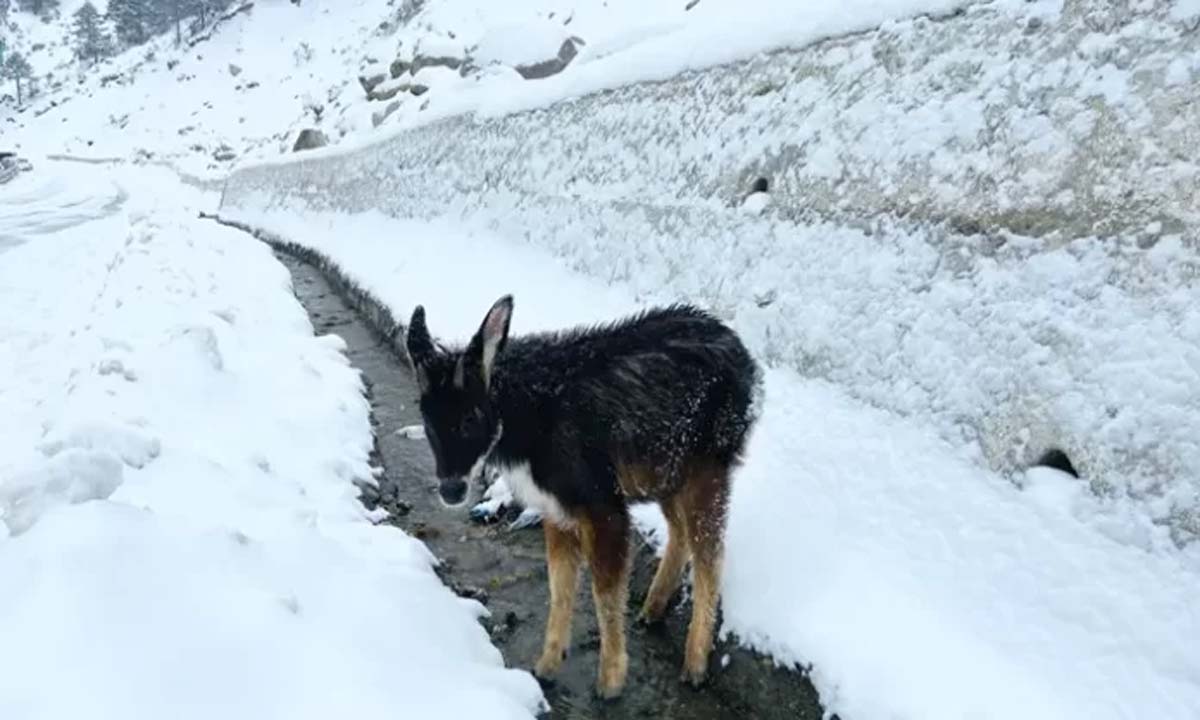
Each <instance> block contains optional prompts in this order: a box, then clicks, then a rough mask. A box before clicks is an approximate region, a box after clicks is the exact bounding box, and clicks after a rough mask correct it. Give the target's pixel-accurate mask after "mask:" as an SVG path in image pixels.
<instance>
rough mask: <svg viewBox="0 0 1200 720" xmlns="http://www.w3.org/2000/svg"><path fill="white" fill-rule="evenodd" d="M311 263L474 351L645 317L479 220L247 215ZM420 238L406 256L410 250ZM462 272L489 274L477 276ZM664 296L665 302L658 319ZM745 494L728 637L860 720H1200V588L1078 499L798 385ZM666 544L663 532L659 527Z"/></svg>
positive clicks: (742, 487)
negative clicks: (515, 337)
mask: <svg viewBox="0 0 1200 720" xmlns="http://www.w3.org/2000/svg"><path fill="white" fill-rule="evenodd" d="M227 214H228V215H229V216H230V217H231V218H233V219H236V220H239V221H242V222H246V223H249V224H251V225H254V226H257V227H262V228H265V229H268V230H270V231H272V232H275V233H277V234H279V235H280V236H282V237H283V238H285V239H287V240H290V241H293V242H297V243H300V244H303V245H306V246H310V247H313V248H315V249H317V250H319V251H321V252H322V253H324V254H326V255H327V256H329V257H330V258H332V259H333V260H334V261H336V262H337V263H338V264H339V265H340V266H341V267H342V268H343V270H344V271H345V272H346V273H347V274H348V275H349V276H350V277H352V278H353V279H355V280H356V281H358V282H360V283H361V284H362V285H363V286H364V288H365V289H367V290H368V291H370V292H371V293H372V294H374V295H375V296H376V297H378V298H379V299H381V300H382V301H383V302H385V303H387V304H388V305H389V306H390V307H392V308H393V309H394V310H395V314H396V316H397V317H401V318H404V317H407V316H408V313H410V312H411V310H412V308H413V307H414V306H415V305H417V304H424V305H425V307H426V309H427V312H428V320H429V323H430V327H431V329H432V330H433V331H434V332H435V334H438V335H439V336H440V337H442V338H443V339H445V340H461V339H464V338H466V337H468V336H469V335H470V333H472V332H473V331H474V329H475V328H477V327H478V323H479V319H480V317H481V315H482V313H483V312H484V311H485V310H486V308H487V307H489V305H490V303H491V302H492V301H493V300H494V299H495V298H496V297H497V296H499V295H501V294H503V293H506V292H513V293H515V296H516V308H517V309H516V312H515V314H514V318H513V331H514V332H526V331H533V330H542V329H549V328H557V327H563V326H569V325H574V324H577V323H580V322H591V321H598V320H601V319H608V318H612V317H614V316H616V315H619V314H621V313H624V312H628V311H630V310H632V309H635V308H637V307H639V303H637V302H635V301H634V299H633V297H634V293H633V292H632V291H631V288H630V287H629V286H628V285H625V284H622V283H616V284H608V283H600V282H597V281H596V280H594V279H592V278H589V277H587V276H584V275H580V274H576V273H573V272H571V271H570V270H568V269H566V268H565V267H564V266H563V265H562V264H561V262H560V261H558V260H556V259H555V258H553V257H552V256H550V255H547V254H544V253H542V252H539V251H538V250H536V249H533V248H531V247H530V246H529V245H528V244H526V243H524V242H522V241H520V240H516V239H512V238H505V237H501V236H497V235H496V234H494V233H492V232H490V231H488V230H486V229H482V228H473V227H470V226H465V225H463V224H462V223H461V221H457V222H453V221H434V222H415V221H397V220H393V219H389V218H386V217H384V216H382V215H378V214H365V215H358V216H345V215H328V214H315V213H305V212H302V211H298V210H291V211H286V212H285V211H277V212H260V211H252V210H245V211H239V210H231V211H230V212H228V213H227ZM399 238H402V239H403V240H402V241H400V240H398V239H399ZM462 258H470V259H471V261H470V262H469V263H464V262H463V261H462ZM653 299H654V298H653V297H650V298H647V301H652V300H653ZM766 398H767V399H766V404H765V408H764V414H763V417H762V420H761V423H760V425H759V428H758V429H757V431H756V433H755V435H754V438H753V441H752V444H751V447H750V450H749V453H748V461H747V464H746V466H745V467H744V469H743V470H742V471H741V472H740V473H739V475H738V476H737V479H736V482H735V487H736V489H735V492H734V498H733V508H732V518H731V524H730V528H729V540H728V557H727V561H726V576H725V581H724V588H723V590H724V599H723V603H724V606H723V607H724V617H725V620H724V628H723V629H724V631H726V632H730V633H733V634H734V635H735V636H736V637H737V638H738V639H739V640H740V641H741V642H743V643H746V644H749V645H751V646H753V647H755V648H757V649H760V650H762V651H764V652H767V653H769V654H771V655H772V656H773V657H775V658H776V659H777V660H778V661H780V662H784V663H795V664H799V665H806V664H811V665H812V668H813V670H812V672H813V679H814V682H815V683H816V685H817V688H818V690H819V691H820V693H821V699H822V702H824V703H825V704H826V708H827V709H828V710H830V711H831V712H837V713H838V714H839V715H840V716H841V717H843V718H848V719H859V718H914V719H917V718H919V719H922V720H929V719H935V718H946V719H947V720H950V719H955V720H957V719H961V718H965V717H973V718H1015V717H1020V718H1084V717H1086V718H1096V719H1100V718H1113V719H1114V720H1115V719H1117V718H1128V717H1157V718H1178V719H1179V720H1185V719H1189V718H1194V717H1195V713H1196V709H1197V708H1200V644H1197V643H1196V642H1195V639H1196V638H1197V637H1200V606H1197V604H1196V602H1195V598H1196V597H1200V572H1197V568H1196V567H1195V566H1194V564H1188V563H1187V562H1186V561H1185V559H1184V557H1183V556H1182V555H1180V554H1176V553H1174V552H1148V551H1145V550H1142V549H1138V548H1135V547H1133V546H1130V545H1128V544H1124V543H1119V542H1116V541H1114V540H1112V539H1110V538H1109V537H1108V536H1107V535H1106V534H1104V533H1103V532H1101V531H1099V530H1098V529H1097V528H1095V527H1093V526H1091V525H1088V524H1086V523H1082V522H1080V521H1079V520H1078V517H1079V516H1081V515H1087V514H1088V513H1089V512H1094V509H1088V508H1087V507H1086V505H1087V504H1088V503H1091V502H1094V500H1092V499H1090V498H1089V496H1088V495H1087V494H1086V493H1085V492H1082V491H1081V488H1080V484H1079V483H1078V482H1077V481H1075V479H1074V478H1071V477H1069V476H1067V475H1064V474H1062V473H1058V472H1057V471H1053V470H1049V469H1044V468H1038V469H1035V470H1033V471H1031V472H1029V473H1027V474H1026V475H1025V476H1024V477H1023V478H1022V479H1021V480H1022V484H1023V485H1024V489H1019V488H1018V487H1016V486H1014V484H1012V483H1011V482H1009V481H1008V480H1007V479H1005V478H1003V477H1001V476H999V475H996V474H993V473H989V472H987V471H985V470H982V469H980V467H979V466H978V464H977V463H976V462H975V461H974V459H973V458H972V457H971V456H969V455H968V454H967V453H966V452H964V451H962V450H961V449H957V448H955V447H952V446H950V445H948V444H946V443H945V442H944V441H943V440H941V439H939V438H938V436H937V435H936V433H934V432H932V431H930V430H929V429H927V428H925V427H923V426H921V425H920V424H917V423H914V422H912V421H905V420H902V419H900V418H898V417H896V416H894V415H891V414H888V413H886V412H884V411H881V410H877V409H872V408H869V407H867V406H864V405H863V404H861V403H859V402H856V401H854V400H852V399H850V398H849V397H848V396H847V395H845V394H844V393H843V392H841V391H840V390H838V389H837V388H836V387H834V386H831V385H829V384H826V383H824V382H821V381H811V380H804V379H802V378H800V377H799V376H798V375H796V374H794V373H793V372H790V371H786V370H775V371H771V372H770V373H769V374H768V377H767V386H766ZM640 519H641V521H642V525H643V529H644V530H649V531H651V532H652V533H653V531H654V529H655V527H656V526H658V524H659V523H661V519H660V518H658V517H657V516H656V513H655V512H654V511H648V512H644V513H642V514H641V517H640Z"/></svg>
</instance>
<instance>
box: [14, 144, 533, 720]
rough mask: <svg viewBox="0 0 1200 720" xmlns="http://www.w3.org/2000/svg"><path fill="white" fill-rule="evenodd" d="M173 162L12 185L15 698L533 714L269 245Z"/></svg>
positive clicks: (330, 712)
mask: <svg viewBox="0 0 1200 720" xmlns="http://www.w3.org/2000/svg"><path fill="white" fill-rule="evenodd" d="M213 201H214V198H211V197H207V198H206V197H203V196H201V195H199V194H198V193H197V192H195V191H193V190H190V189H189V188H188V187H187V186H184V185H182V184H181V183H180V182H178V180H176V179H175V178H174V177H173V176H172V175H171V174H170V173H169V172H167V171H165V170H152V169H147V168H109V167H104V166H89V165H79V164H70V165H67V164H47V163H42V164H40V165H39V168H38V170H37V171H36V172H35V173H31V174H26V175H25V176H22V177H21V178H18V179H17V180H16V181H14V182H13V183H11V184H9V185H7V186H3V187H0V228H2V229H0V235H2V236H4V237H12V238H17V239H19V242H14V243H10V244H8V245H7V246H4V247H0V308H2V311H0V406H2V407H3V408H4V412H3V413H2V414H0V656H2V657H3V660H0V717H3V718H5V719H6V720H18V719H20V720H24V719H26V718H65V717H89V718H118V717H120V718H160V717H166V716H170V717H188V718H205V719H209V718H213V717H230V718H251V717H256V718H265V717H279V718H283V717H286V718H308V717H312V718H316V717H332V716H337V717H384V716H391V715H395V714H396V713H398V712H399V713H402V714H404V715H405V716H411V717H445V718H454V717H472V716H474V717H483V716H485V715H486V716H487V717H511V718H520V717H529V716H531V715H532V713H533V712H534V711H536V710H537V708H538V707H539V703H540V702H541V692H540V690H539V688H538V686H537V684H536V683H535V682H534V680H533V678H532V677H531V676H530V675H528V674H527V673H526V672H524V671H520V670H509V669H505V668H504V664H503V662H502V659H501V657H500V654H499V652H498V651H497V650H496V649H495V648H494V647H493V646H492V645H491V643H490V642H489V639H488V636H487V633H486V631H485V630H484V629H483V628H482V626H480V624H479V623H478V622H477V618H478V617H480V615H481V613H483V612H484V609H483V608H482V606H480V605H479V604H478V603H476V602H474V601H466V600H461V599H459V598H457V597H456V596H455V595H454V594H453V593H452V592H451V591H450V590H449V589H447V588H446V587H445V586H444V585H443V584H442V583H441V581H440V580H439V579H438V578H437V576H436V575H435V574H434V572H433V570H432V564H433V562H434V560H433V558H432V556H431V554H430V553H429V552H428V550H427V549H426V548H425V547H424V545H423V544H421V543H420V542H418V541H416V540H414V539H412V538H410V537H408V536H407V535H405V534H403V533H402V532H400V531H398V530H396V529H394V528H390V527H383V526H381V527H377V526H375V525H374V524H373V522H372V517H371V516H370V514H369V513H367V511H365V509H364V508H363V507H362V505H361V504H360V503H359V501H358V499H357V494H358V491H357V488H356V487H355V485H354V483H355V482H356V481H368V482H370V481H371V478H372V468H371V467H370V466H369V464H368V455H369V452H370V450H371V447H372V435H371V427H370V423H369V419H368V406H367V403H366V401H365V399H364V397H363V388H362V384H361V380H360V377H359V375H358V373H357V371H356V370H354V369H353V368H352V367H350V365H349V363H348V361H347V360H346V358H345V357H344V355H343V354H342V352H341V350H342V347H343V343H342V341H341V340H340V339H339V338H337V337H335V336H325V337H314V336H313V330H312V326H311V324H310V323H309V321H308V317H307V315H306V314H305V312H304V310H303V309H302V308H301V307H300V305H299V304H298V302H297V301H296V299H295V298H294V296H293V295H292V293H291V286H290V279H289V276H288V274H287V271H286V270H285V269H284V268H283V267H282V266H281V265H280V264H279V263H278V262H277V261H276V260H275V259H274V257H273V256H272V255H271V253H270V251H269V250H268V249H267V248H266V247H265V246H263V245H261V244H259V243H256V242H253V241H249V240H247V238H246V237H245V236H244V235H242V234H241V233H238V232H236V231H232V230H228V229H225V228H221V227H219V226H217V225H215V224H213V223H211V222H208V221H203V220H199V219H197V217H196V211H197V209H199V208H203V207H211V205H212V203H213Z"/></svg>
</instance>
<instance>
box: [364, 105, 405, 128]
mask: <svg viewBox="0 0 1200 720" xmlns="http://www.w3.org/2000/svg"><path fill="white" fill-rule="evenodd" d="M400 105H401V103H400V101H399V100H393V101H391V102H390V103H388V104H387V107H385V108H384V109H382V110H377V111H375V112H373V113H371V126H372V127H379V126H380V125H382V124H383V123H384V121H385V120H387V119H388V118H389V117H391V116H392V113H394V112H396V111H397V110H399V109H400Z"/></svg>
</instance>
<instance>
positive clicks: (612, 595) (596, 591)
mask: <svg viewBox="0 0 1200 720" xmlns="http://www.w3.org/2000/svg"><path fill="white" fill-rule="evenodd" d="M629 529H630V522H629V513H628V512H627V511H626V510H625V509H624V508H620V509H613V510H609V511H604V512H602V513H598V514H593V515H592V516H591V517H590V518H588V519H587V520H586V521H585V522H582V523H581V524H580V539H581V540H582V541H583V551H584V554H585V555H586V556H587V558H588V561H589V562H590V563H591V567H592V598H593V599H594V600H595V602H596V620H597V622H598V623H599V625H600V669H599V673H598V677H597V679H596V692H597V694H599V695H600V697H603V698H606V699H611V698H615V697H617V696H618V695H620V694H621V691H622V690H623V689H624V688H625V675H626V672H627V671H628V668H629V657H628V655H627V654H626V651H625V603H626V601H627V599H628V597H629V559H630V553H629Z"/></svg>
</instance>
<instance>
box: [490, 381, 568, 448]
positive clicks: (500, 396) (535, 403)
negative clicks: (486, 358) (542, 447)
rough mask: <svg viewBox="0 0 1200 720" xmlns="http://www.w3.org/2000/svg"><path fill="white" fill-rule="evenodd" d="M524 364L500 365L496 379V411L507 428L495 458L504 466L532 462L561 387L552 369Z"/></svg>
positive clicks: (493, 396) (494, 405)
mask: <svg viewBox="0 0 1200 720" xmlns="http://www.w3.org/2000/svg"><path fill="white" fill-rule="evenodd" d="M530 369H531V366H527V365H525V364H524V363H511V364H509V363H505V364H504V365H498V367H497V369H496V374H495V376H494V378H493V386H492V387H493V391H492V407H493V409H494V410H495V411H496V413H497V415H498V416H499V421H500V423H501V424H502V426H503V431H502V434H501V436H500V441H499V443H497V445H496V450H495V452H494V455H493V456H494V457H495V459H496V460H497V461H499V462H501V463H504V464H509V465H511V464H516V463H522V462H530V461H531V460H532V455H533V452H534V448H535V447H536V445H537V441H538V438H539V437H540V436H541V435H542V434H543V433H544V432H545V429H544V427H543V426H544V424H545V418H546V417H547V415H548V413H547V410H548V409H549V407H550V405H551V404H552V403H553V402H554V398H555V396H556V395H557V394H558V388H559V387H560V385H561V383H560V382H558V381H557V380H556V379H555V378H553V377H551V374H550V372H549V368H536V370H537V374H536V375H535V374H533V373H532V372H530Z"/></svg>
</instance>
